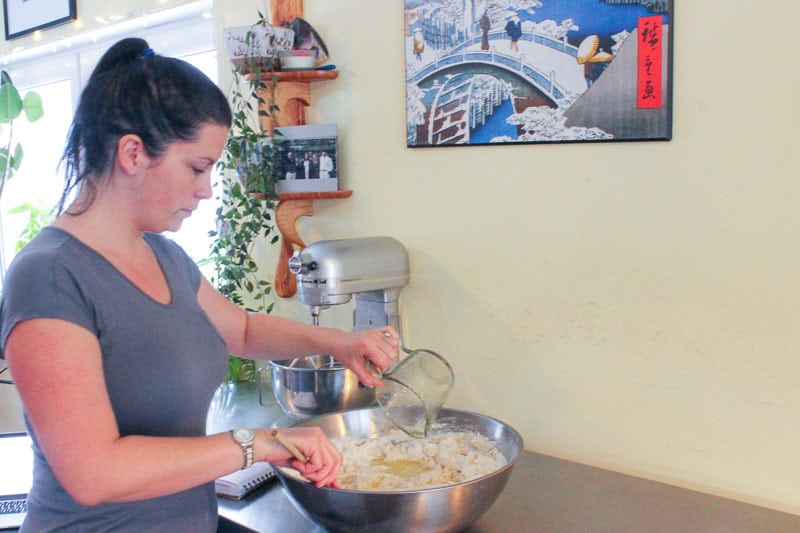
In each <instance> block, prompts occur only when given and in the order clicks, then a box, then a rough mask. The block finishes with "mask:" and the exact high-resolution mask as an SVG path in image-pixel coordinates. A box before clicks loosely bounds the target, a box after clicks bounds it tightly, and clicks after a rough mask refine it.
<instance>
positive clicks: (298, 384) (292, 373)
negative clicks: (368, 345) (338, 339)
mask: <svg viewBox="0 0 800 533" xmlns="http://www.w3.org/2000/svg"><path fill="white" fill-rule="evenodd" d="M269 365H270V371H271V374H272V391H273V393H274V394H275V399H276V400H277V402H278V405H280V406H281V409H283V412H284V413H286V414H287V415H289V416H292V417H294V418H297V419H299V420H307V419H309V418H311V417H314V416H318V415H322V414H326V413H334V412H337V411H343V410H345V409H357V408H360V407H366V406H368V405H372V404H373V403H375V390H374V389H370V388H368V387H365V386H364V385H362V384H361V382H360V381H359V380H358V377H356V375H355V373H354V372H353V371H351V370H349V369H347V368H345V367H343V366H342V365H341V364H339V363H338V362H336V360H335V359H333V358H332V357H330V356H328V355H313V356H310V357H301V358H295V359H286V360H283V361H270V362H269Z"/></svg>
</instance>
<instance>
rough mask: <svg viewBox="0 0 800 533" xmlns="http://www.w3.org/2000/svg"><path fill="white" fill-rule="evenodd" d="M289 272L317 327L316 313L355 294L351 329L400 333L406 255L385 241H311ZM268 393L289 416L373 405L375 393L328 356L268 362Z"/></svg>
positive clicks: (391, 241) (398, 246) (304, 416)
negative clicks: (387, 328) (386, 329)
mask: <svg viewBox="0 0 800 533" xmlns="http://www.w3.org/2000/svg"><path fill="white" fill-rule="evenodd" d="M289 269H290V271H291V272H292V273H294V274H295V275H296V276H297V294H298V297H299V298H300V301H301V302H303V303H304V304H306V305H308V306H309V308H310V309H311V320H312V323H313V324H314V325H319V314H320V311H321V310H322V309H326V308H328V307H330V306H332V305H342V304H346V303H348V302H349V301H350V300H351V299H352V298H353V296H355V310H354V311H353V330H354V331H357V330H359V331H360V330H364V329H370V328H378V327H382V326H387V325H391V326H394V328H395V329H396V330H397V331H398V333H399V332H400V315H399V311H398V299H399V297H400V291H401V290H402V289H403V287H405V286H406V285H407V284H408V252H407V251H406V249H405V247H404V246H403V245H402V244H400V243H399V242H398V241H396V240H395V239H392V238H390V237H366V238H355V239H340V240H330V241H318V242H315V243H313V244H311V245H309V246H307V247H306V248H304V249H303V250H301V251H299V252H296V253H295V254H294V255H293V256H292V258H291V259H290V260H289ZM269 365H270V370H271V373H272V392H273V394H274V396H275V398H276V400H277V402H278V404H279V405H280V407H281V408H282V409H283V410H284V412H285V413H286V414H288V415H290V416H292V417H295V418H299V419H301V420H302V419H307V418H310V417H312V416H316V415H320V414H324V413H330V412H334V411H342V410H346V409H355V408H360V407H365V406H368V405H371V404H373V403H375V400H376V398H375V390H374V389H371V388H368V387H365V386H364V385H363V384H361V383H360V382H359V380H358V377H356V375H355V373H353V372H352V371H351V370H349V369H347V368H345V367H344V366H343V365H342V364H341V363H339V362H338V361H336V360H335V359H334V358H333V357H332V356H330V355H325V354H321V355H312V356H308V357H299V358H293V359H287V360H285V361H270V362H269Z"/></svg>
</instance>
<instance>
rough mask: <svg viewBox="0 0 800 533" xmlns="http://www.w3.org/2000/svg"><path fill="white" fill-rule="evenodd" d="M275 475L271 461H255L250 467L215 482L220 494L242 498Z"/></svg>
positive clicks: (236, 498)
mask: <svg viewBox="0 0 800 533" xmlns="http://www.w3.org/2000/svg"><path fill="white" fill-rule="evenodd" d="M274 477H275V471H274V470H272V466H270V464H269V463H263V462H259V463H253V465H252V466H251V467H250V468H247V469H245V470H237V471H236V472H232V473H230V474H228V475H227V476H222V477H221V478H219V479H217V480H216V481H215V482H214V488H215V489H216V491H217V495H218V496H222V497H224V498H233V499H235V500H241V499H242V498H244V497H245V496H247V495H248V494H250V493H251V492H253V491H254V490H256V489H257V488H259V487H261V486H263V485H264V484H265V483H267V482H268V481H269V480H271V479H273V478H274Z"/></svg>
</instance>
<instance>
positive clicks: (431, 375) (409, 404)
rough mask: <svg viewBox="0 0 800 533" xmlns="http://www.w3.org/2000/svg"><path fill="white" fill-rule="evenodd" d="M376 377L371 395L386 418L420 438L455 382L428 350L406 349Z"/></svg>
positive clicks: (449, 369)
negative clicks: (379, 385)
mask: <svg viewBox="0 0 800 533" xmlns="http://www.w3.org/2000/svg"><path fill="white" fill-rule="evenodd" d="M400 347H401V350H402V351H403V352H404V353H405V354H406V355H405V357H403V358H402V359H401V360H400V362H399V363H397V364H396V365H395V366H394V368H390V369H389V371H388V372H386V373H384V374H383V375H381V376H380V378H381V379H383V383H384V387H383V388H379V389H376V390H375V396H376V397H377V399H378V405H380V407H381V409H382V410H383V412H384V414H385V415H386V417H387V418H388V419H389V420H391V421H392V422H393V423H394V424H395V425H396V426H397V427H399V428H400V429H402V430H403V431H404V432H405V433H407V434H408V435H409V436H411V437H415V438H423V437H425V436H426V435H427V434H428V430H429V429H430V427H431V425H432V424H433V422H434V420H436V417H437V416H438V415H439V411H440V410H441V409H442V405H444V401H445V399H447V395H448V394H450V389H452V388H453V381H454V379H455V377H454V374H453V369H452V367H451V366H450V363H448V362H447V360H446V359H445V358H444V357H442V356H441V355H439V354H438V353H436V352H434V351H432V350H424V349H419V350H409V349H408V348H406V347H404V346H402V344H401V346H400Z"/></svg>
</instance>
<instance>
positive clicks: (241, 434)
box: [233, 429, 253, 442]
mask: <svg viewBox="0 0 800 533" xmlns="http://www.w3.org/2000/svg"><path fill="white" fill-rule="evenodd" d="M233 437H234V438H235V439H236V440H237V441H239V442H249V441H251V440H253V432H252V431H250V430H249V429H237V430H236V431H234V432H233Z"/></svg>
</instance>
